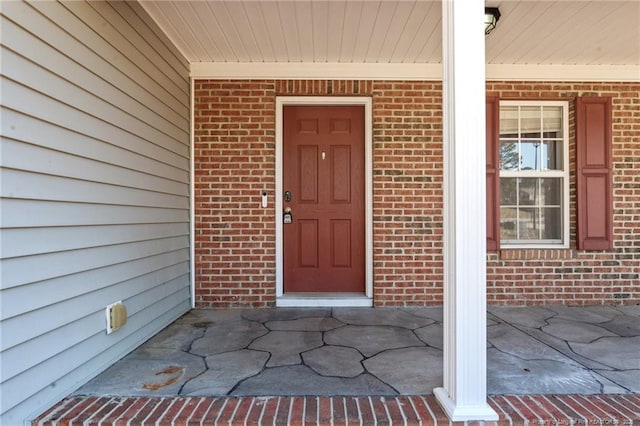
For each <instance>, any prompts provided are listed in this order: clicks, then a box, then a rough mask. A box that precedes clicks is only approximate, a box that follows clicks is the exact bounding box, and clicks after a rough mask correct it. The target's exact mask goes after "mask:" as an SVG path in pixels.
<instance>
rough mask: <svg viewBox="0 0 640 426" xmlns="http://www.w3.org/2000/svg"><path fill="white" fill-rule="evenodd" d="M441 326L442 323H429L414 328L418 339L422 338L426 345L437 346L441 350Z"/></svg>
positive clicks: (442, 340) (442, 338) (442, 344)
mask: <svg viewBox="0 0 640 426" xmlns="http://www.w3.org/2000/svg"><path fill="white" fill-rule="evenodd" d="M442 330H443V327H442V324H431V325H428V326H426V327H422V328H418V329H417V330H414V332H415V333H416V335H417V336H418V338H419V339H420V340H422V341H423V342H424V343H426V344H427V345H429V346H431V347H432V348H437V349H440V350H442V348H443V346H444V343H443V342H444V337H443V334H442V333H443V331H442Z"/></svg>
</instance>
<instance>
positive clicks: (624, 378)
mask: <svg viewBox="0 0 640 426" xmlns="http://www.w3.org/2000/svg"><path fill="white" fill-rule="evenodd" d="M596 372H597V373H598V374H600V375H602V376H604V377H606V378H607V379H610V380H612V381H614V382H615V383H617V384H619V385H620V386H622V387H624V388H625V389H627V390H628V391H629V392H636V393H640V370H625V371H610V370H596Z"/></svg>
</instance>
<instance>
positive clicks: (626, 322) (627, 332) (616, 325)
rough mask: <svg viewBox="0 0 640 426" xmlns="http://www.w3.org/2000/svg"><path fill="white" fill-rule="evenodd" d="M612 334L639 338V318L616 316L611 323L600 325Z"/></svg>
mask: <svg viewBox="0 0 640 426" xmlns="http://www.w3.org/2000/svg"><path fill="white" fill-rule="evenodd" d="M600 326H601V327H604V328H606V329H607V330H609V331H611V332H612V333H615V334H617V335H618V336H622V337H633V336H640V317H635V316H632V315H617V316H615V317H613V318H612V319H611V321H607V322H604V323H602V324H600Z"/></svg>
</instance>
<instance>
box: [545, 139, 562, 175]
mask: <svg viewBox="0 0 640 426" xmlns="http://www.w3.org/2000/svg"><path fill="white" fill-rule="evenodd" d="M540 148H541V149H542V153H541V154H542V156H541V157H542V164H541V166H540V169H541V170H562V164H563V162H564V159H563V158H562V142H561V141H545V142H542V145H541V147H540Z"/></svg>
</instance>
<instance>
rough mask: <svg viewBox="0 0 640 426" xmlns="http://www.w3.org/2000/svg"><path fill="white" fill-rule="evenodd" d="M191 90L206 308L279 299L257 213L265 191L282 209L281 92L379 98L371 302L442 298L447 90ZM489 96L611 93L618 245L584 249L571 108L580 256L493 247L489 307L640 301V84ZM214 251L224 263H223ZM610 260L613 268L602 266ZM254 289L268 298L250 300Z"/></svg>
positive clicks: (252, 84) (265, 83) (255, 85)
mask: <svg viewBox="0 0 640 426" xmlns="http://www.w3.org/2000/svg"><path fill="white" fill-rule="evenodd" d="M194 84H195V88H194V89H195V93H196V96H195V97H196V99H194V101H195V105H196V108H195V111H194V124H195V129H194V130H195V132H194V140H195V147H194V148H195V158H196V165H195V170H194V172H195V182H194V185H195V186H196V206H197V209H196V220H195V225H196V229H197V230H198V235H197V238H196V241H197V244H196V248H195V250H196V254H195V260H196V264H197V265H198V267H197V270H196V280H197V282H196V305H197V306H198V307H266V306H273V304H274V302H275V220H276V218H275V216H274V212H273V210H272V209H264V210H263V209H260V208H257V206H258V204H259V195H258V194H259V192H260V191H261V190H262V189H263V188H266V189H267V190H268V191H269V193H270V203H273V201H274V200H273V196H274V194H273V192H274V189H275V139H274V137H275V97H276V96H277V95H350V96H353V95H365V96H371V97H372V99H373V125H374V128H373V135H374V136H373V138H374V140H373V145H374V152H373V158H374V160H373V161H374V164H373V166H374V176H373V191H374V194H373V199H374V204H373V210H374V211H373V214H374V221H373V235H374V244H375V247H376V249H375V252H374V259H373V261H374V265H375V267H374V274H375V277H376V279H375V280H374V282H375V284H374V285H375V288H374V294H375V298H374V303H375V305H376V306H411V305H417V306H422V305H434V304H440V303H441V302H442V280H443V278H442V262H443V258H442V235H443V234H442V227H443V218H442V208H443V192H442V161H443V152H442V105H441V103H442V93H441V90H442V85H441V83H440V82H434V81H411V82H407V81H335V80H317V81H315V80H313V81H312V80H304V81H287V80H279V81H275V80H251V81H213V80H209V81H207V80H197V81H195V83H194ZM487 90H488V91H489V92H490V93H491V94H493V95H496V96H499V97H501V98H516V99H518V98H520V99H521V98H522V97H523V96H524V97H527V98H531V99H562V100H571V99H573V98H574V97H575V96H577V95H579V94H585V92H586V93H591V94H593V95H609V96H612V97H613V114H614V117H613V123H614V124H613V165H614V210H615V212H616V213H615V225H614V247H615V249H614V250H612V251H609V252H581V251H576V250H575V243H574V242H573V241H575V235H576V229H575V219H576V218H575V176H574V175H575V167H576V162H575V131H574V130H573V124H574V122H575V112H574V105H573V102H569V104H570V105H569V121H570V132H569V133H570V134H569V151H570V157H571V158H570V173H571V176H570V182H569V186H570V200H571V204H570V219H571V220H570V230H569V231H570V235H571V248H570V249H566V250H559V249H548V250H545V249H533V250H529V249H527V250H503V251H501V252H500V253H499V254H498V253H488V255H487V301H488V303H489V304H499V305H505V304H510V305H542V304H570V305H591V304H602V303H604V304H620V303H637V302H638V301H640V289H639V288H638V286H634V285H633V284H634V283H635V282H637V280H638V276H637V271H636V270H635V269H634V264H631V263H629V261H633V262H635V263H637V261H638V257H637V253H636V252H635V251H633V249H634V247H635V239H634V238H633V237H634V236H635V235H637V232H636V229H637V224H638V217H637V212H636V210H635V206H637V205H638V202H640V189H638V188H640V175H638V174H637V173H635V169H634V167H633V163H632V162H630V161H629V159H633V158H636V157H638V155H640V148H638V146H637V144H635V143H633V141H635V140H637V139H638V138H640V124H638V123H639V121H638V120H639V119H640V118H639V116H638V115H637V114H634V112H635V111H636V110H637V109H638V107H639V106H640V97H639V96H638V84H637V83H616V84H604V83H593V82H562V81H557V82H518V81H514V82H503V81H491V82H488V83H487ZM407 218H409V219H412V220H405V219H407ZM214 251H215V252H217V253H219V256H220V257H217V258H216V257H213V256H212V253H213V252H214ZM258 253H260V254H259V255H258ZM624 261H627V262H628V263H627V265H626V266H625V265H624V264H623V262H624ZM584 262H589V264H588V265H587V264H586V263H584ZM607 262H613V264H608V263H607ZM605 263H607V264H606V266H607V269H600V268H599V266H605ZM586 268H591V270H590V271H588V270H587V269H586ZM537 269H540V270H537ZM571 269H576V271H575V272H571ZM384 271H391V272H384ZM429 271H433V272H429ZM560 271H561V272H560ZM256 288H259V289H260V291H261V293H260V294H259V295H256V294H254V293H252V290H253V289H256Z"/></svg>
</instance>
